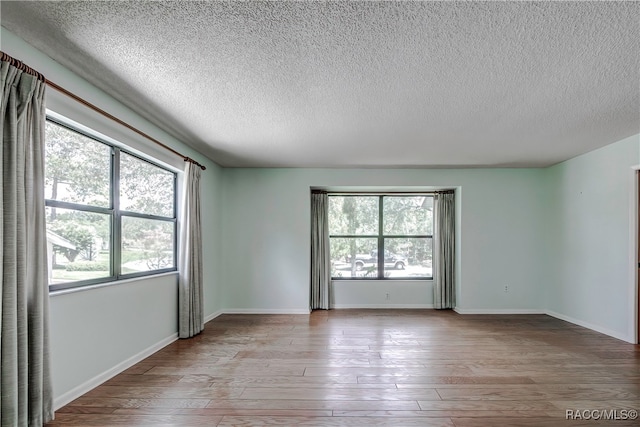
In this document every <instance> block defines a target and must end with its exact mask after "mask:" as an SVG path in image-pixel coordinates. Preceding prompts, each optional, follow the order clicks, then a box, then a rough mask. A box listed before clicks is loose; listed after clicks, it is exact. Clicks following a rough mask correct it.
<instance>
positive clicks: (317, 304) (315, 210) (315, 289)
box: [310, 191, 331, 310]
mask: <svg viewBox="0 0 640 427" xmlns="http://www.w3.org/2000/svg"><path fill="white" fill-rule="evenodd" d="M330 288H331V260H330V259H329V198H328V197H327V193H326V192H317V191H314V192H312V193H311V304H310V307H311V309H312V310H315V309H324V310H328V309H329V304H330Z"/></svg>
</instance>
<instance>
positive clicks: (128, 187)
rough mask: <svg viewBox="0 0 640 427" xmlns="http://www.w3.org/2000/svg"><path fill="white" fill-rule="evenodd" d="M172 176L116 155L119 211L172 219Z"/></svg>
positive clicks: (131, 158)
mask: <svg viewBox="0 0 640 427" xmlns="http://www.w3.org/2000/svg"><path fill="white" fill-rule="evenodd" d="M174 176H175V175H174V174H173V173H172V172H169V171H167V170H164V169H161V168H159V167H158V166H155V165H152V164H151V163H148V162H145V161H143V160H140V159H138V158H136V157H133V156H130V155H128V154H126V153H121V155H120V209H121V210H123V211H131V212H138V213H143V214H148V215H158V216H166V217H173V200H174V196H173V180H174Z"/></svg>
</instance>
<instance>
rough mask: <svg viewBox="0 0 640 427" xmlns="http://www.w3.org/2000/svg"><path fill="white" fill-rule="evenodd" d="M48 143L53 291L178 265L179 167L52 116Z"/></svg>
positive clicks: (133, 275) (46, 176)
mask: <svg viewBox="0 0 640 427" xmlns="http://www.w3.org/2000/svg"><path fill="white" fill-rule="evenodd" d="M45 145H46V150H45V189H46V192H45V205H46V207H47V208H46V210H47V212H46V223H47V248H48V252H49V255H48V256H49V264H50V269H49V276H50V280H49V281H50V283H49V289H50V290H60V289H66V288H72V287H79V286H85V285H91V284H96V283H103V282H108V281H113V280H116V279H121V278H127V277H135V276H141V275H148V274H155V273H159V272H164V271H173V270H175V269H176V257H175V254H176V246H177V244H176V225H177V221H176V200H175V197H176V178H177V175H176V174H175V173H174V172H171V171H169V170H167V169H165V168H163V167H161V166H158V165H156V164H154V163H152V162H149V161H147V160H143V159H140V158H138V157H136V156H134V155H132V154H130V153H128V152H126V151H125V150H123V149H121V148H120V147H117V146H114V145H111V144H109V143H107V142H105V141H101V140H100V139H98V138H97V137H95V136H93V135H90V134H87V133H84V132H81V131H78V130H76V129H74V128H72V127H71V126H67V125H66V124H64V123H61V122H58V121H54V120H53V119H51V118H48V119H47V123H46V127H45ZM123 205H124V206H126V208H127V209H130V211H125V210H124V209H123Z"/></svg>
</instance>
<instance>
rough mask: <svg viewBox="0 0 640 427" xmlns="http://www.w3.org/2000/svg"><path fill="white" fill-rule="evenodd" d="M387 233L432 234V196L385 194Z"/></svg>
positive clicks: (384, 207)
mask: <svg viewBox="0 0 640 427" xmlns="http://www.w3.org/2000/svg"><path fill="white" fill-rule="evenodd" d="M382 204H383V214H384V234H385V235H412V234H413V235H415V234H421V235H432V234H433V197H432V196H385V197H384V198H383V202H382Z"/></svg>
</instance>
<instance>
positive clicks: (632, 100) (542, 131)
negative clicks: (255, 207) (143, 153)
mask: <svg viewBox="0 0 640 427" xmlns="http://www.w3.org/2000/svg"><path fill="white" fill-rule="evenodd" d="M1 8H2V9H1V12H2V15H1V19H2V21H1V22H2V26H4V27H5V28H7V29H8V30H10V31H11V32H13V33H15V34H16V35H18V36H20V37H22V38H23V39H25V40H26V41H27V42H29V43H30V44H32V45H33V46H35V47H37V48H38V49H40V50H42V51H43V52H45V53H47V54H48V55H49V56H51V57H52V58H53V59H55V60H56V61H58V62H60V63H61V64H63V65H65V66H66V67H68V68H69V69H71V70H72V71H74V72H76V73H77V74H79V75H80V76H82V77H83V78H85V79H87V80H88V81H90V82H91V83H93V84H95V85H96V86H98V87H99V88H101V89H103V90H105V91H107V92H109V93H111V94H112V95H113V96H114V97H115V98H116V99H118V100H120V101H121V102H122V103H124V104H125V105H127V106H129V107H131V108H133V109H135V110H137V111H139V112H140V114H141V115H142V116H144V117H146V118H147V119H149V120H150V121H152V122H153V123H155V124H156V125H158V126H159V127H161V128H163V129H165V130H166V131H168V132H169V133H170V134H172V135H174V136H175V137H177V138H178V139H180V140H182V141H184V142H185V143H187V144H189V145H191V146H193V147H194V148H196V149H198V150H200V151H201V152H202V153H204V154H206V155H207V156H209V157H211V158H212V159H213V160H215V161H217V162H218V163H219V164H221V165H225V166H293V167H312V166H327V167H349V166H351V167H370V166H383V167H390V166H434V167H445V166H546V165H550V164H554V163H557V162H559V161H562V160H565V159H568V158H571V157H573V156H576V155H578V154H581V153H584V152H587V151H590V150H593V149H595V148H599V147H602V146H604V145H607V144H610V143H613V142H615V141H618V140H620V139H622V138H625V137H627V136H630V135H634V134H636V133H638V132H640V3H639V2H636V1H633V2H620V3H611V2H562V3H559V2H486V3H485V2H475V3H474V2H456V3H453V2H347V1H339V2H309V1H307V2H257V1H251V2H199V1H176V2H167V1H149V2H147V1H116V2H109V1H99V2H94V1H70V2H24V1H23V2H10V1H4V0H3V1H2V2H1ZM124 119H126V118H124Z"/></svg>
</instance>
